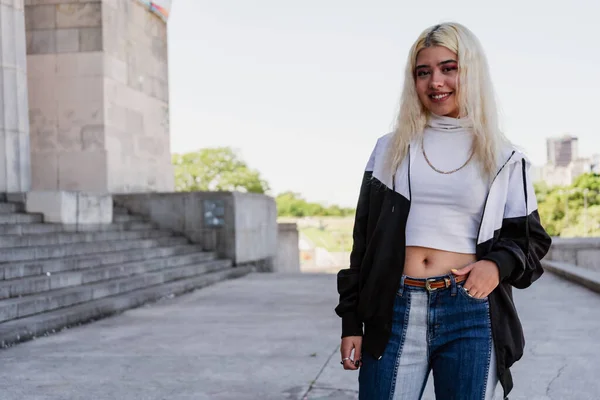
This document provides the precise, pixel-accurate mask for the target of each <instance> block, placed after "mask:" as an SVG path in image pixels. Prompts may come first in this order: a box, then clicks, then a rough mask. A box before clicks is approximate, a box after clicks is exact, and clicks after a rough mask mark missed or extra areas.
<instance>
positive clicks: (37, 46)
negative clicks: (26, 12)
mask: <svg viewBox="0 0 600 400" xmlns="http://www.w3.org/2000/svg"><path fill="white" fill-rule="evenodd" d="M49 53H56V35H55V33H54V29H46V30H39V31H32V32H31V43H30V47H28V48H27V54H49Z"/></svg>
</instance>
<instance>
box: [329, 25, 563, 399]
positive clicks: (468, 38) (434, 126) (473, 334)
mask: <svg viewBox="0 0 600 400" xmlns="http://www.w3.org/2000/svg"><path fill="white" fill-rule="evenodd" d="M529 168H530V163H529V161H528V160H527V159H526V158H525V157H524V155H523V154H522V153H521V152H519V151H517V150H516V149H515V148H514V146H512V145H511V144H510V142H509V141H508V140H507V139H506V138H505V137H504V135H503V134H502V132H501V131H500V130H499V127H498V122H497V110H496V105H495V102H494V93H493V89H492V83H491V80H490V76H489V71H488V66H487V61H486V58H485V55H484V52H483V50H482V48H481V45H480V43H479V41H478V40H477V38H476V37H475V36H474V35H473V33H471V32H470V31H469V30H468V29H467V28H465V27H464V26H462V25H460V24H456V23H445V24H441V25H436V26H434V27H432V28H429V29H427V30H425V31H424V32H423V33H422V34H421V35H420V37H419V38H418V39H417V41H416V42H415V44H414V45H413V46H412V48H411V50H410V54H409V58H408V62H407V67H406V77H405V85H404V89H403V93H402V101H401V106H400V113H399V117H398V122H397V127H396V129H395V131H394V132H392V133H390V134H388V135H385V136H383V137H381V138H380V139H379V140H378V141H377V144H376V146H375V149H374V150H373V153H372V155H371V158H370V159H369V162H368V164H367V168H366V172H365V175H364V178H363V183H362V186H361V190H360V196H359V200H358V205H357V209H356V219H355V224H354V232H353V238H354V244H353V248H352V253H351V256H350V268H348V269H344V270H342V271H340V272H339V274H338V292H339V294H340V302H339V305H338V306H337V307H336V313H337V314H338V315H339V316H340V317H341V318H342V344H341V356H342V361H341V363H342V365H343V366H344V369H348V370H356V369H358V368H360V373H359V386H360V399H363V400H378V399H386V400H387V399H402V400H413V399H420V397H421V396H422V393H423V389H424V387H425V384H426V381H427V377H428V375H429V372H430V371H433V377H434V386H435V392H436V397H437V399H460V400H469V399H490V398H493V394H494V390H495V387H496V385H497V382H498V381H499V382H500V383H501V385H502V387H503V389H504V396H505V397H506V396H507V395H508V393H509V392H510V390H511V389H512V378H511V374H510V371H509V368H510V367H511V365H512V364H513V363H514V362H515V361H517V360H518V359H519V358H520V357H521V356H522V354H523V346H524V338H523V331H522V328H521V324H520V322H519V318H518V316H517V312H516V309H515V306H514V303H513V299H512V287H513V286H514V287H517V288H525V287H528V286H529V285H531V284H532V283H533V282H534V281H535V280H537V279H538V278H539V277H540V275H541V274H542V273H543V270H542V267H541V265H540V260H541V259H542V258H543V257H544V255H545V254H546V253H547V251H548V249H549V247H550V244H551V239H550V237H549V236H548V235H547V234H546V232H545V231H544V229H543V227H542V226H541V224H540V219H539V215H538V212H537V203H536V198H535V193H534V190H533V185H532V183H531V180H530V179H529Z"/></svg>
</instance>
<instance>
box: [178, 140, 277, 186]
mask: <svg viewBox="0 0 600 400" xmlns="http://www.w3.org/2000/svg"><path fill="white" fill-rule="evenodd" d="M172 162H173V166H174V167H175V189H176V190H177V191H180V192H192V191H241V192H250V193H266V192H267V191H268V190H269V185H268V183H267V182H266V181H265V180H264V179H262V178H261V177H260V173H259V172H258V171H256V170H253V169H251V168H249V167H248V165H247V164H246V163H245V162H244V161H242V160H241V159H240V158H239V156H238V154H237V153H236V152H235V151H233V150H232V149H231V148H230V147H217V148H207V149H201V150H198V151H195V152H192V153H186V154H173V157H172Z"/></svg>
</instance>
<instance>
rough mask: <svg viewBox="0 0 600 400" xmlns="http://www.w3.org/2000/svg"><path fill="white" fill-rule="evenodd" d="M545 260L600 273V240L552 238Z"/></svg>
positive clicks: (593, 238)
mask: <svg viewBox="0 0 600 400" xmlns="http://www.w3.org/2000/svg"><path fill="white" fill-rule="evenodd" d="M545 259H548V260H552V261H560V262H565V263H569V264H573V265H576V266H578V267H583V268H587V269H590V270H594V271H600V238H598V237H591V238H562V239H561V238H552V247H551V248H550V251H549V252H548V255H547V256H546V257H545Z"/></svg>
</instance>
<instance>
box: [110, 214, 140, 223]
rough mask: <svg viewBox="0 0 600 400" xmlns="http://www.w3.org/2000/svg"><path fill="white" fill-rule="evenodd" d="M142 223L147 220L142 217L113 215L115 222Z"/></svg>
mask: <svg viewBox="0 0 600 400" xmlns="http://www.w3.org/2000/svg"><path fill="white" fill-rule="evenodd" d="M134 221H135V222H142V221H145V218H144V217H143V216H141V215H129V214H113V222H134Z"/></svg>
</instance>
